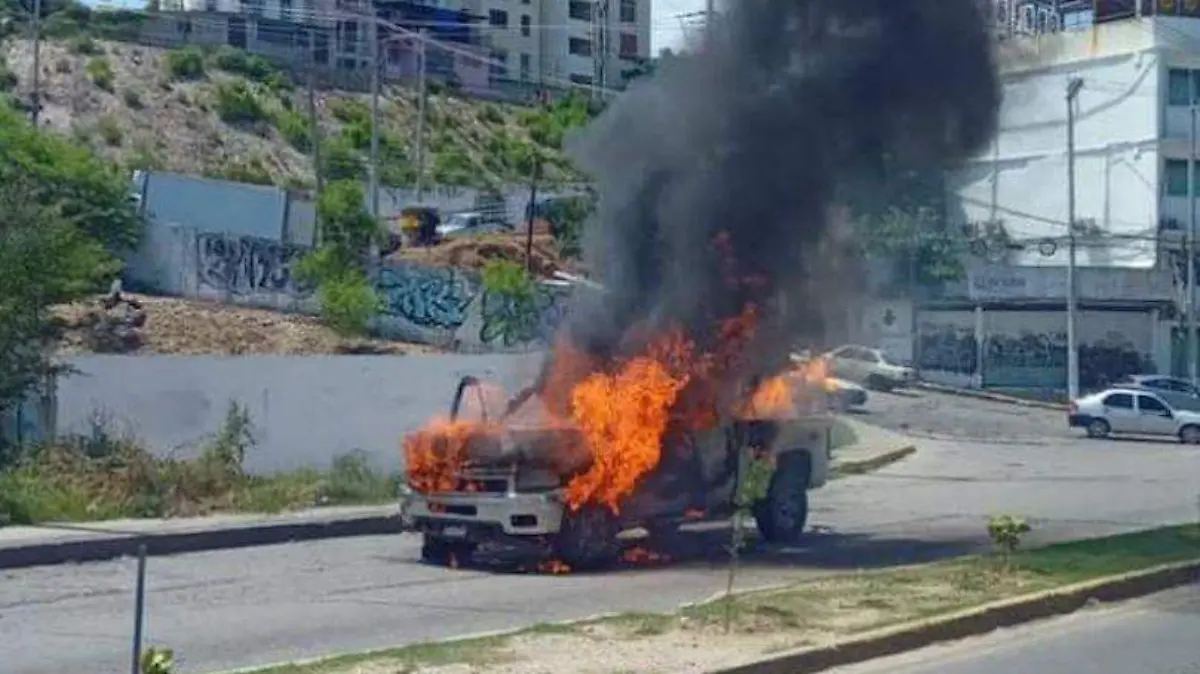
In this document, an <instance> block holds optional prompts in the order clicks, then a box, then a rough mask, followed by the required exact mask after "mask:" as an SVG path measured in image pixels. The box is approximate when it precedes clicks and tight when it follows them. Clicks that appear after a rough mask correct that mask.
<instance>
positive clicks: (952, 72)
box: [565, 0, 1000, 381]
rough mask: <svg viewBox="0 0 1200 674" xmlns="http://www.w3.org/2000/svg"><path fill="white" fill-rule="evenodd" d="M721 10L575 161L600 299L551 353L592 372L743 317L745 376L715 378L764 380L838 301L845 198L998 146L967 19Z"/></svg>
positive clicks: (812, 337)
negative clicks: (902, 171) (593, 192)
mask: <svg viewBox="0 0 1200 674" xmlns="http://www.w3.org/2000/svg"><path fill="white" fill-rule="evenodd" d="M729 4H730V5H731V8H730V9H729V11H728V12H726V13H725V15H724V16H723V17H722V20H721V21H720V22H719V25H718V26H717V27H716V29H715V30H714V31H713V32H711V33H709V34H708V35H707V36H706V37H705V39H704V40H703V41H702V43H701V44H699V45H697V48H696V50H695V52H694V53H690V54H687V55H684V56H681V57H678V58H675V59H671V60H670V61H668V62H665V63H664V65H663V67H662V68H661V69H660V70H659V72H658V73H657V74H656V75H655V76H654V78H653V79H651V80H649V81H646V82H644V83H640V84H638V85H636V86H634V87H632V88H631V90H630V91H628V92H626V93H625V94H624V95H623V96H621V97H620V98H619V99H618V100H616V101H615V102H614V103H613V104H612V105H611V106H610V108H609V109H608V110H606V111H605V112H604V113H603V114H602V115H601V116H600V117H599V118H598V119H597V120H595V122H593V124H592V125H591V126H589V127H588V128H587V129H585V130H584V132H583V133H582V134H581V137H579V138H577V139H575V142H574V143H573V146H572V151H573V154H574V158H575V160H576V161H577V163H578V165H579V166H580V167H581V168H582V169H583V170H584V171H585V172H586V173H588V174H589V175H590V176H592V177H593V178H594V180H595V181H596V187H597V191H598V193H599V195H600V198H599V206H598V212H597V216H596V218H595V219H594V221H593V222H591V223H589V225H588V228H587V230H586V231H585V235H584V253H585V259H586V261H587V263H588V265H589V267H590V268H591V269H592V270H593V272H594V273H595V274H596V277H597V280H598V281H599V282H600V283H601V284H603V285H604V286H606V288H607V292H605V293H602V294H595V295H587V296H584V297H580V298H578V300H577V303H576V304H575V305H574V306H573V310H572V317H571V319H570V322H569V324H568V325H567V326H566V333H565V334H566V336H567V338H568V339H570V340H571V342H573V344H574V345H575V346H577V347H581V348H583V349H585V350H587V351H588V352H590V353H591V354H593V355H595V356H596V357H598V358H599V359H601V360H602V361H603V360H605V359H609V358H613V357H619V356H621V355H628V354H633V353H637V352H638V351H639V350H640V349H641V347H643V346H644V343H643V340H644V339H645V336H646V335H647V334H653V333H654V332H655V330H654V329H653V328H665V327H669V326H673V325H678V326H682V327H683V328H684V329H685V330H686V331H687V332H688V334H689V335H690V336H691V337H692V338H694V339H696V340H697V341H698V342H699V344H700V345H701V346H702V347H709V348H711V347H713V346H715V345H714V344H712V342H713V340H715V339H717V331H716V326H717V325H718V324H719V323H720V322H721V321H722V320H723V319H727V318H730V317H733V316H736V315H738V314H739V313H740V312H741V311H742V310H743V309H744V308H745V307H746V306H748V305H753V306H755V307H757V308H758V309H759V311H760V324H759V329H758V331H757V333H756V337H755V341H754V343H753V344H752V346H751V348H748V349H746V353H747V355H749V356H750V357H751V360H749V361H747V362H746V363H745V364H744V365H743V366H742V367H741V368H739V371H738V372H735V373H730V374H729V377H731V378H736V379H739V380H742V381H744V380H745V379H746V378H747V377H754V376H757V375H762V374H766V373H768V372H769V371H774V370H777V369H778V368H779V367H780V366H781V364H782V361H783V359H785V358H786V356H787V353H788V351H789V350H790V349H791V347H792V346H793V345H794V344H796V343H797V342H805V341H819V338H820V335H821V333H822V332H823V331H824V330H825V325H824V322H825V316H827V315H829V313H830V311H831V310H833V311H835V312H836V311H844V310H845V308H846V307H845V306H844V305H845V303H846V302H848V301H849V298H848V297H847V293H845V292H843V290H844V289H845V288H847V287H850V286H851V283H850V282H851V281H852V280H853V279H849V278H846V277H845V276H846V275H845V271H844V268H842V267H839V266H838V265H836V264H834V262H836V258H837V256H838V255H839V254H840V252H839V249H838V248H837V247H836V246H831V244H830V242H831V240H834V239H836V238H837V237H836V236H834V234H835V231H836V227H835V224H836V223H835V221H836V217H835V214H836V213H837V207H838V205H839V203H840V202H841V200H842V199H843V198H844V196H845V190H847V189H849V186H850V185H854V184H859V183H860V182H861V177H862V176H863V175H873V174H874V173H876V172H878V170H879V167H880V165H881V162H882V160H883V158H884V157H885V156H890V157H892V158H898V159H900V160H902V161H904V163H905V164H906V165H908V166H917V167H925V168H928V169H930V170H941V169H945V168H951V167H953V166H954V165H955V164H957V163H960V162H962V161H963V160H964V159H966V158H968V157H969V156H971V155H973V154H974V153H975V152H977V151H978V150H980V149H981V148H982V147H983V146H985V145H986V144H987V143H988V142H989V141H990V139H991V137H992V135H993V133H994V131H995V128H996V123H997V110H998V106H999V101H1000V94H999V85H998V81H997V75H996V70H995V64H994V58H993V53H994V50H993V41H992V38H991V36H990V32H989V30H988V27H987V26H986V24H985V21H984V13H983V11H982V10H981V6H980V4H979V2H978V0H736V1H735V2H731V3H729ZM722 237H724V241H725V245H717V244H716V242H717V241H719V240H721V239H722ZM730 266H732V270H731V269H730ZM731 274H732V276H733V277H734V278H736V279H756V280H757V282H756V283H749V284H738V283H731V282H730V276H731ZM839 305H841V306H839ZM635 326H637V327H638V328H639V329H638V330H633V329H632V328H634V327H635ZM646 327H650V328H651V329H650V330H649V331H647V330H645V329H644V328H646Z"/></svg>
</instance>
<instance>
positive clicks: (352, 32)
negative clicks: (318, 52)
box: [342, 21, 358, 54]
mask: <svg viewBox="0 0 1200 674" xmlns="http://www.w3.org/2000/svg"><path fill="white" fill-rule="evenodd" d="M342 51H344V52H346V53H347V54H355V53H357V52H358V22H356V21H343V22H342Z"/></svg>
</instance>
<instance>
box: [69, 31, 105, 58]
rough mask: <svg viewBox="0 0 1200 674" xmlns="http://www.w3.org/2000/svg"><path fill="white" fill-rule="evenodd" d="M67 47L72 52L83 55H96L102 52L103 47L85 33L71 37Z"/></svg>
mask: <svg viewBox="0 0 1200 674" xmlns="http://www.w3.org/2000/svg"><path fill="white" fill-rule="evenodd" d="M67 49H68V50H69V51H70V52H71V53H72V54H80V55H83V56H96V55H98V54H103V53H104V49H102V48H101V47H100V45H99V44H97V43H96V41H95V40H93V39H92V38H90V37H88V36H86V35H81V36H79V37H76V38H74V39H72V40H71V42H70V44H69V45H68V47H67Z"/></svg>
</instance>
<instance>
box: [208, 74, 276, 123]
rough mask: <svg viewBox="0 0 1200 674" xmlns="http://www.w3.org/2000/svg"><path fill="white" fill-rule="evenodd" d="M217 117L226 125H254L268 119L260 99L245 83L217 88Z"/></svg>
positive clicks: (235, 83) (231, 83) (223, 85)
mask: <svg viewBox="0 0 1200 674" xmlns="http://www.w3.org/2000/svg"><path fill="white" fill-rule="evenodd" d="M217 115H218V116H219V117H220V118H221V120H222V121H223V122H225V123H226V124H253V123H255V122H261V121H264V120H266V119H267V113H266V111H265V110H264V109H263V107H262V104H261V103H259V102H258V97H257V96H255V95H254V92H253V91H251V89H250V87H248V86H246V84H245V83H244V82H230V83H228V84H221V85H220V86H218V87H217Z"/></svg>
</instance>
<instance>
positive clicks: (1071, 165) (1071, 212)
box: [1067, 77, 1083, 400]
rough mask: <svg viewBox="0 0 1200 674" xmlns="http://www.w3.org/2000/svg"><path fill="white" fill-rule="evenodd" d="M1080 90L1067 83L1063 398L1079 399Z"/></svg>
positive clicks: (1077, 81)
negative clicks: (1077, 187)
mask: <svg viewBox="0 0 1200 674" xmlns="http://www.w3.org/2000/svg"><path fill="white" fill-rule="evenodd" d="M1082 88H1083V79H1082V78H1079V77H1072V78H1071V79H1070V80H1068V81H1067V242H1068V243H1067V397H1068V398H1069V399H1070V400H1075V399H1076V398H1078V397H1079V345H1078V344H1077V342H1076V334H1075V314H1076V311H1077V307H1076V298H1075V100H1076V98H1078V96H1079V90H1080V89H1082Z"/></svg>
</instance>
